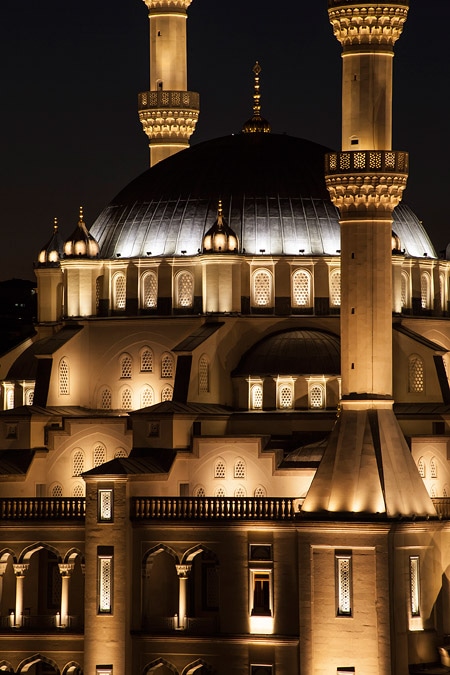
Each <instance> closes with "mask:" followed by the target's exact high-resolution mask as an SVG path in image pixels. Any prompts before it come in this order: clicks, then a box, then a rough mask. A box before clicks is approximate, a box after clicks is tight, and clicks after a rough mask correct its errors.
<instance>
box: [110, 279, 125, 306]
mask: <svg viewBox="0 0 450 675" xmlns="http://www.w3.org/2000/svg"><path fill="white" fill-rule="evenodd" d="M112 287H113V309H115V310H123V309H125V306H126V302H127V284H126V279H125V275H124V274H122V273H121V272H120V273H119V274H115V275H114V277H113V283H112Z"/></svg>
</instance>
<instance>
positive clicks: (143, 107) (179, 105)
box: [138, 89, 200, 143]
mask: <svg viewBox="0 0 450 675" xmlns="http://www.w3.org/2000/svg"><path fill="white" fill-rule="evenodd" d="M199 106H200V96H199V94H198V93H197V92H196V91H169V90H164V89H163V90H161V91H144V92H142V93H141V94H139V101H138V110H139V119H140V120H141V123H142V127H143V129H144V131H145V133H146V134H147V136H148V137H149V139H150V140H151V141H153V142H155V141H156V142H158V140H159V141H160V142H167V140H168V139H171V138H172V139H182V140H183V141H184V142H185V143H186V142H187V141H189V138H190V137H191V135H192V134H193V132H194V131H195V126H196V124H197V120H198V116H199V112H200V108H199Z"/></svg>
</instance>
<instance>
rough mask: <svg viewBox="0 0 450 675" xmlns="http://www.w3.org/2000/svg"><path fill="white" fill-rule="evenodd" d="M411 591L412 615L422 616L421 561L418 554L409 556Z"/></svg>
mask: <svg viewBox="0 0 450 675" xmlns="http://www.w3.org/2000/svg"><path fill="white" fill-rule="evenodd" d="M409 593H410V604H411V616H420V561H419V556H418V555H411V556H409Z"/></svg>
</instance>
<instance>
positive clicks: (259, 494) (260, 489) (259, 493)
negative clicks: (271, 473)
mask: <svg viewBox="0 0 450 675" xmlns="http://www.w3.org/2000/svg"><path fill="white" fill-rule="evenodd" d="M266 495H267V492H266V489H265V488H264V487H263V486H262V485H258V487H257V488H255V497H266Z"/></svg>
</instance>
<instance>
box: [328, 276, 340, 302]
mask: <svg viewBox="0 0 450 675" xmlns="http://www.w3.org/2000/svg"><path fill="white" fill-rule="evenodd" d="M330 305H331V306H332V307H340V306H341V270H333V271H332V272H331V274H330Z"/></svg>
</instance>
